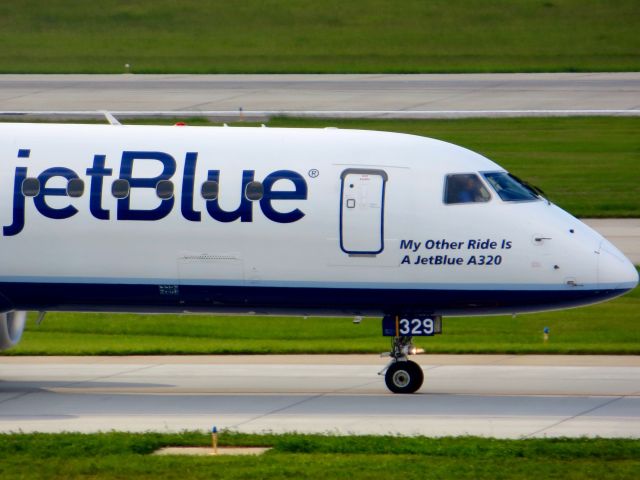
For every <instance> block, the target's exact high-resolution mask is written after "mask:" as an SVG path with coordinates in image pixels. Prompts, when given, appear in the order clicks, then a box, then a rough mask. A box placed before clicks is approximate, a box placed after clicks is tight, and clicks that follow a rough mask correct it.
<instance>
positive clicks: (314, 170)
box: [309, 168, 320, 178]
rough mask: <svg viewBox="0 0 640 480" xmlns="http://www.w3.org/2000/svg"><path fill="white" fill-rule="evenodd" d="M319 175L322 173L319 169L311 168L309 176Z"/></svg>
mask: <svg viewBox="0 0 640 480" xmlns="http://www.w3.org/2000/svg"><path fill="white" fill-rule="evenodd" d="M318 175H320V172H319V171H318V169H316V168H312V169H311V170H309V176H310V177H311V178H316V177H317V176H318Z"/></svg>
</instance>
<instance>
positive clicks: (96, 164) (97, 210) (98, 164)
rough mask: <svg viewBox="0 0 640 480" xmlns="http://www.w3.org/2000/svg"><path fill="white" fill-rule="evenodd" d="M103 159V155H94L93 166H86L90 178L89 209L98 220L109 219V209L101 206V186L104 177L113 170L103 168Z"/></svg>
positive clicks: (108, 175) (104, 158) (109, 174)
mask: <svg viewBox="0 0 640 480" xmlns="http://www.w3.org/2000/svg"><path fill="white" fill-rule="evenodd" d="M105 160H106V156H105V155H94V157H93V167H91V168H87V175H88V176H89V177H90V178H91V191H90V194H89V197H90V200H89V211H90V212H91V215H93V216H94V217H95V218H97V219H98V220H109V210H106V209H104V208H102V187H103V184H104V177H110V176H111V174H112V173H113V170H112V169H110V168H104V163H105Z"/></svg>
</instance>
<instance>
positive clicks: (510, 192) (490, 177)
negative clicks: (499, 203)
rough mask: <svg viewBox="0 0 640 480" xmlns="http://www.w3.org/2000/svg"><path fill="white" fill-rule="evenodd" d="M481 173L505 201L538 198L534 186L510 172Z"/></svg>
mask: <svg viewBox="0 0 640 480" xmlns="http://www.w3.org/2000/svg"><path fill="white" fill-rule="evenodd" d="M482 175H483V176H484V178H486V179H487V181H488V182H489V184H490V185H491V187H492V188H493V189H494V190H495V191H496V193H497V194H498V195H499V196H500V198H501V199H502V200H504V201H505V202H527V201H532V200H539V199H540V195H539V194H538V192H537V191H536V189H535V187H533V186H531V185H528V184H526V183H525V182H523V181H522V180H520V179H519V178H517V177H515V176H513V175H511V174H510V173H507V172H489V173H483V174H482Z"/></svg>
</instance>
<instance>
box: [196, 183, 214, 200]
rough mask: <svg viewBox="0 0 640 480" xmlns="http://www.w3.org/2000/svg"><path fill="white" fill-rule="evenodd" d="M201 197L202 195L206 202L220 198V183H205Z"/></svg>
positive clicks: (201, 190)
mask: <svg viewBox="0 0 640 480" xmlns="http://www.w3.org/2000/svg"><path fill="white" fill-rule="evenodd" d="M200 195H202V198H204V199H205V200H215V199H216V198H218V182H214V181H213V180H207V181H206V182H204V183H203V184H202V188H201V189H200Z"/></svg>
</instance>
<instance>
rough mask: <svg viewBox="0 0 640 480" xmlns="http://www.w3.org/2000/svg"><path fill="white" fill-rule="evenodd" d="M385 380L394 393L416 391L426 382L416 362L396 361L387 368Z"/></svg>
mask: <svg viewBox="0 0 640 480" xmlns="http://www.w3.org/2000/svg"><path fill="white" fill-rule="evenodd" d="M384 382H385V383H386V384H387V388H388V389H389V390H391V391H392V392H393V393H415V392H417V391H418V389H419V388H420V387H421V386H422V382H424V374H423V373H422V368H420V365H418V364H417V363H416V362H412V361H410V360H408V361H406V362H402V361H401V362H395V363H393V364H391V366H389V368H388V369H387V373H385V375H384Z"/></svg>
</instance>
